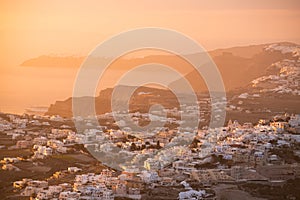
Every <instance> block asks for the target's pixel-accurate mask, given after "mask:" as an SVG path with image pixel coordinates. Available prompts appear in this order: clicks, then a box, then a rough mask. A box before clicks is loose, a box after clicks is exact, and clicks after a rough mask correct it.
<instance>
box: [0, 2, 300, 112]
mask: <svg viewBox="0 0 300 200" xmlns="http://www.w3.org/2000/svg"><path fill="white" fill-rule="evenodd" d="M299 24H300V1H299V0H263V1H262V0H251V1H250V0H249V1H247V0H245V1H241V0H210V1H205V0H185V1H184V0H127V1H123V0H119V1H115V0H102V1H101V0H98V1H96V0H95V1H83V0H79V1H71V0H65V1H58V0H54V1H38V0H26V1H21V0H12V1H8V0H7V1H6V0H1V1H0V44H1V45H0V52H1V55H0V80H1V82H0V83H1V84H0V110H2V111H10V112H21V110H22V109H24V108H26V107H28V106H33V105H49V104H50V103H53V102H54V101H55V100H57V99H60V100H63V99H65V98H67V97H69V96H71V94H72V86H73V82H74V77H75V76H76V70H73V71H65V69H61V71H60V69H39V68H38V67H36V68H31V69H30V72H29V71H23V70H24V69H20V68H22V67H20V66H18V65H19V64H20V63H22V62H23V61H24V60H26V59H29V58H33V57H37V56H40V55H49V54H58V55H80V56H84V55H87V54H88V53H89V52H90V51H91V50H92V49H93V48H95V47H96V46H97V45H98V44H99V43H100V42H102V41H103V40H104V39H107V38H108V37H110V36H112V35H115V34H118V33H119V32H122V31H126V30H129V29H133V28H139V27H149V26H154V27H163V28H169V29H174V30H177V31H179V32H181V33H183V34H186V35H188V36H190V37H192V38H194V39H195V40H197V41H198V42H199V43H200V44H201V45H203V47H204V48H206V49H208V50H211V49H216V48H224V47H230V46H238V45H249V44H260V43H270V42H278V41H289V42H295V43H300V25H299ZM23 68H24V67H23ZM51 73H52V74H51ZM62 85H63V86H64V87H63V89H57V88H62Z"/></svg>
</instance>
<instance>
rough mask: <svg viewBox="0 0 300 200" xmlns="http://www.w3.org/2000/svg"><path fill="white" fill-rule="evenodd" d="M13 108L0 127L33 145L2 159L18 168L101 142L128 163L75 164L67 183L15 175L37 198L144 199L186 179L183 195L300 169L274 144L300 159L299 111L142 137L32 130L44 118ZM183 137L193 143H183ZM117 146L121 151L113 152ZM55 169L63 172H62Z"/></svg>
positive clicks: (202, 195)
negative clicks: (89, 168) (104, 166)
mask: <svg viewBox="0 0 300 200" xmlns="http://www.w3.org/2000/svg"><path fill="white" fill-rule="evenodd" d="M175 112H176V110H174V113H175ZM8 116H9V117H8V118H9V119H8V120H4V119H2V118H0V119H1V124H0V128H1V131H2V132H4V133H6V134H7V135H9V136H11V138H12V140H14V141H15V145H14V146H12V147H10V149H30V150H31V151H32V156H31V157H29V158H27V159H24V158H21V157H16V158H14V157H5V158H3V159H2V160H1V164H2V170H16V171H18V170H20V169H18V168H17V167H15V166H14V164H15V163H18V162H22V161H23V160H27V161H34V160H38V159H44V158H46V157H49V156H52V155H53V154H65V153H68V151H69V150H70V148H72V145H74V144H83V145H84V146H86V147H89V146H93V145H94V146H95V149H96V150H97V151H98V152H101V151H103V152H106V153H107V155H113V157H114V158H115V159H120V160H121V159H123V160H124V162H122V165H120V166H119V168H120V169H122V170H123V171H122V172H121V173H119V174H117V173H115V172H114V171H112V170H103V171H102V172H101V173H99V174H96V173H84V172H83V171H82V170H81V169H80V168H77V167H69V168H68V170H67V173H72V174H75V178H74V180H72V181H71V182H68V183H62V184H58V185H49V182H48V180H31V179H23V180H21V181H16V182H14V183H13V187H14V188H16V189H19V191H20V194H21V195H23V196H34V197H35V198H36V199H55V198H57V199H79V198H80V199H114V198H115V197H124V198H130V199H142V197H143V195H145V191H149V190H152V189H154V188H155V187H157V186H159V187H164V186H176V187H177V186H178V187H179V186H180V185H182V183H183V182H186V183H185V184H184V185H185V186H184V187H183V189H182V192H180V193H179V194H178V199H189V198H191V197H192V198H194V197H195V198H198V199H214V198H215V196H214V195H211V194H209V195H208V193H207V192H206V191H205V189H203V190H195V189H194V188H192V187H189V186H188V184H187V182H196V183H198V184H199V185H202V186H203V188H209V187H210V186H212V185H214V184H219V183H231V184H234V183H236V182H241V181H250V182H251V181H253V182H255V181H263V182H265V183H266V184H278V181H279V182H280V183H284V182H285V181H286V180H289V179H294V178H299V177H300V165H299V164H298V163H297V161H295V162H291V161H289V162H288V163H287V162H286V160H285V158H284V157H282V155H279V154H277V153H276V151H275V150H276V149H281V150H284V149H289V150H290V151H291V152H292V153H293V154H294V157H298V158H299V159H300V152H299V151H297V149H294V147H295V146H297V145H299V142H300V135H299V133H300V115H278V116H275V117H274V119H273V120H271V121H266V120H260V121H259V122H258V124H257V125H253V124H251V123H244V124H242V125H241V124H239V123H238V121H236V120H235V121H231V120H230V121H229V122H228V125H227V126H225V127H220V128H214V129H205V130H198V132H191V131H192V129H191V130H190V129H188V128H187V129H182V130H178V129H176V128H174V129H168V128H164V129H160V130H149V132H147V133H146V134H145V135H146V136H147V137H135V136H142V135H139V134H138V133H133V132H132V131H131V130H130V129H129V128H128V129H126V131H124V130H123V131H120V130H115V129H108V128H106V127H102V129H95V128H94V129H86V130H85V131H84V132H83V133H76V132H75V131H72V128H71V127H69V126H67V125H60V127H55V128H54V127H51V126H48V125H38V126H41V127H42V128H41V129H39V130H36V129H32V130H31V129H26V127H28V126H30V125H29V124H32V123H35V124H42V123H41V122H40V121H39V120H40V119H39V118H36V119H34V120H29V119H27V120H26V117H18V116H15V115H8ZM53 120H55V122H57V121H60V120H61V119H60V118H59V117H56V118H54V119H53ZM32 121H34V122H32ZM60 122H61V121H60ZM48 123H51V121H49V122H48ZM35 126H36V125H35ZM187 133H191V134H187ZM188 135H192V137H191V138H189V137H187V136H188ZM184 139H186V140H187V141H188V143H186V144H188V145H180V144H181V143H178V141H181V140H184ZM189 139H191V140H189ZM99 141H100V142H99ZM173 144H174V145H173ZM116 147H118V152H117V153H116V154H109V153H110V152H112V153H113V151H114V150H115V148H116ZM166 147H167V148H166ZM129 158H130V159H129ZM107 162H109V161H107ZM103 163H104V162H103ZM53 176H54V177H60V174H59V173H58V174H54V175H53Z"/></svg>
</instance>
